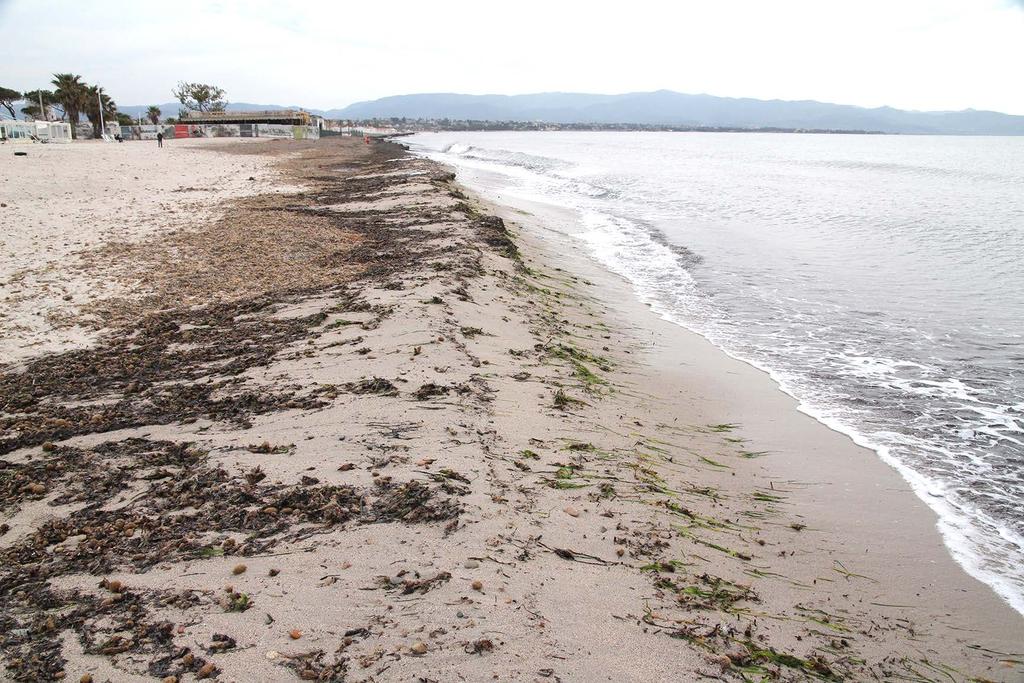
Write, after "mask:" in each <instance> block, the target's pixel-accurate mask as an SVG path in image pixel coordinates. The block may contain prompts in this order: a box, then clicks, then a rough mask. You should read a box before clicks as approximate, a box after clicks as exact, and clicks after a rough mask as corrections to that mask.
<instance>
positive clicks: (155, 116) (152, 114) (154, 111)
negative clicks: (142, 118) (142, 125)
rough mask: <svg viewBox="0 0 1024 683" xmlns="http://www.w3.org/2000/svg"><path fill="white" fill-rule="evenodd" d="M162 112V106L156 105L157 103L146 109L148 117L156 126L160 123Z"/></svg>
mask: <svg viewBox="0 0 1024 683" xmlns="http://www.w3.org/2000/svg"><path fill="white" fill-rule="evenodd" d="M161 113H162V112H161V111H160V107H158V106H156V105H155V104H151V105H149V109H147V110H146V117H147V118H148V119H149V120H150V122H151V123H152V124H153V125H154V126H155V125H156V124H158V123H160V114H161Z"/></svg>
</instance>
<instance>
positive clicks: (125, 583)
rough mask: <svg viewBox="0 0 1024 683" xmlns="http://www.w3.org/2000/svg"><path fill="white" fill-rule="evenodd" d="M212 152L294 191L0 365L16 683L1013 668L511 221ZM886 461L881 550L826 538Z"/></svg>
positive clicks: (383, 185)
mask: <svg viewBox="0 0 1024 683" xmlns="http://www.w3.org/2000/svg"><path fill="white" fill-rule="evenodd" d="M125 147H127V146H125ZM115 149H116V148H115ZM168 149H169V150H172V151H171V152H170V153H174V151H173V150H174V148H173V146H169V147H168V148H167V149H165V150H164V151H165V152H166V151H167V150H168ZM229 152H235V153H240V154H249V155H257V156H262V155H267V156H268V158H270V159H271V161H272V163H273V164H275V165H276V167H277V171H276V172H277V173H279V174H280V175H281V178H282V179H283V180H285V181H286V182H285V184H286V185H287V184H294V185H296V186H299V187H302V188H303V189H302V190H301V191H298V192H290V193H289V192H284V193H279V194H271V195H260V196H257V197H254V198H251V199H244V198H243V199H239V200H234V201H233V203H231V204H229V205H224V207H223V217H222V218H221V219H219V220H217V221H215V222H212V223H211V222H209V221H204V220H201V219H200V220H198V222H197V223H196V225H194V226H192V227H191V228H190V229H187V230H184V231H182V232H178V233H172V234H169V235H164V236H158V237H155V238H154V237H148V238H145V239H144V241H141V242H139V246H140V249H138V250H135V251H129V253H132V254H138V255H139V257H140V261H139V263H138V266H139V267H146V268H149V269H150V270H151V272H154V273H157V274H158V275H159V277H156V278H155V279H154V280H153V281H152V282H150V283H149V288H148V289H147V290H146V291H144V292H142V295H143V296H141V298H139V300H131V301H113V302H108V303H107V304H106V305H107V306H108V307H109V313H108V316H107V317H106V318H105V319H107V320H111V321H113V322H112V325H113V326H112V327H108V328H107V329H105V330H104V331H103V335H102V337H101V341H100V342H99V343H98V345H95V346H93V347H89V348H84V349H81V350H79V351H76V352H71V353H70V354H69V355H63V356H60V355H52V354H51V355H48V356H42V357H39V358H36V359H34V360H32V361H29V362H28V363H27V364H26V366H25V371H24V372H20V371H15V370H12V368H2V369H0V386H2V387H3V388H4V390H5V391H6V392H7V395H9V396H16V397H17V400H16V401H14V402H10V401H8V403H7V404H6V405H5V406H3V412H0V445H2V446H3V449H2V452H3V455H2V456H0V458H2V459H3V461H4V465H3V468H2V469H0V473H3V475H4V477H3V478H0V484H2V485H4V486H5V489H4V490H5V491H6V492H7V493H8V496H7V500H6V506H5V510H4V519H3V522H4V524H5V530H4V533H3V535H0V553H2V554H3V560H4V567H3V569H2V570H0V572H2V573H0V617H2V619H3V622H4V623H3V625H4V626H5V628H6V630H7V631H8V633H9V635H7V636H5V637H3V638H2V639H0V657H2V660H3V665H4V666H6V667H8V669H7V670H8V673H9V674H10V675H12V677H14V678H15V679H16V680H30V679H33V678H38V677H50V678H53V677H57V676H58V675H65V676H69V677H77V676H80V675H81V674H82V673H84V672H89V673H90V674H91V675H92V676H93V677H94V680H105V679H110V680H152V679H153V678H156V679H158V680H160V679H162V680H165V681H166V680H174V681H185V680H189V681H190V680H194V679H197V678H213V677H218V676H219V677H221V678H222V679H226V680H232V679H235V680H253V679H260V678H263V679H266V678H275V677H282V676H286V677H287V676H293V677H295V678H296V679H305V680H338V681H340V680H404V679H408V678H409V677H411V676H421V677H428V678H429V677H434V678H436V679H438V680H445V679H448V678H450V677H451V676H452V673H453V672H455V671H458V672H459V673H460V674H461V675H463V676H465V677H467V678H468V679H470V680H479V679H484V678H497V679H503V680H595V679H606V678H607V679H611V680H644V679H646V680H651V679H655V680H657V679H662V678H667V677H677V678H685V679H692V678H694V677H698V676H702V677H712V678H720V679H724V680H743V679H744V677H746V678H747V679H751V680H757V679H758V678H761V679H781V680H841V679H854V680H860V679H863V678H890V677H917V679H919V680H935V679H939V678H945V679H946V680H948V678H949V677H953V678H954V679H955V680H969V679H970V678H971V677H979V676H980V677H982V678H983V679H990V680H1007V681H1009V680H1014V679H1015V678H1017V677H1019V675H1020V673H1021V671H1022V667H1024V664H1022V663H1021V659H1022V657H1021V656H1020V654H1019V653H1016V652H1015V651H1014V649H1013V648H1014V646H1015V645H1017V642H1018V640H1019V639H1016V638H1014V633H1015V632H1018V631H1019V630H1020V621H1019V617H1018V615H1016V614H1015V613H1013V612H1012V611H1011V610H1010V609H1009V608H1008V607H1006V606H1004V605H1002V603H1000V602H999V601H998V600H997V598H996V597H995V596H994V594H992V593H991V591H989V590H988V588H987V587H984V586H982V585H981V584H978V583H976V582H974V583H972V582H973V581H974V580H973V579H970V580H969V581H965V579H968V578H969V577H967V575H966V574H965V573H964V572H962V571H961V570H960V569H959V567H957V566H956V565H955V564H954V563H953V562H952V559H951V558H949V556H948V555H947V554H945V550H944V548H943V547H942V545H941V543H935V542H934V541H937V540H938V539H937V537H935V536H927V534H929V533H934V532H932V531H924V529H926V528H927V527H928V525H927V524H925V522H924V520H925V517H924V515H925V514H930V513H929V512H928V511H927V510H923V513H922V509H923V506H921V508H918V509H914V507H913V505H911V504H910V502H909V501H911V500H914V501H916V500H917V499H916V498H914V497H913V496H907V493H908V491H907V490H906V487H905V486H893V480H894V479H898V477H896V476H895V473H894V472H892V471H891V470H890V469H888V468H887V467H886V466H884V465H883V464H882V463H881V462H880V461H878V460H877V458H875V457H874V455H873V454H872V462H874V463H875V464H874V465H873V466H869V467H866V468H862V467H860V464H859V463H857V462H855V459H850V458H844V457H843V455H845V454H847V452H848V451H847V450H844V449H854V448H855V447H853V446H852V444H850V443H849V441H848V440H846V439H845V437H841V436H840V435H838V434H836V433H835V432H832V431H830V430H827V429H826V428H824V427H823V426H822V425H820V424H819V423H817V422H815V421H814V420H813V419H812V418H810V417H807V416H802V415H800V414H799V413H796V412H795V411H792V404H791V402H789V399H788V398H787V397H785V396H784V395H782V394H781V392H779V391H778V390H777V389H776V388H775V387H774V386H771V385H770V382H766V381H765V377H764V376H761V375H757V373H756V371H754V370H753V369H752V368H750V366H746V365H745V364H742V363H740V362H739V361H733V360H731V359H728V358H726V357H725V356H724V355H723V354H722V353H721V352H720V351H718V350H717V349H716V348H715V347H713V346H711V345H710V343H708V342H706V340H703V339H702V338H700V337H697V336H696V335H693V334H692V333H687V334H689V335H692V338H691V337H687V336H685V335H680V332H682V330H681V329H680V328H678V327H677V326H674V325H672V324H671V323H668V322H665V321H657V320H656V319H655V317H654V316H652V315H651V314H650V312H649V311H647V310H645V309H644V307H643V306H642V305H641V304H639V303H638V302H636V301H635V300H634V299H633V298H632V297H630V296H622V292H623V291H624V289H623V287H624V283H623V282H621V281H618V282H616V280H615V278H614V277H613V276H610V275H609V274H607V273H605V272H601V271H599V270H598V269H597V268H596V267H594V266H593V264H591V265H590V266H588V265H587V264H586V263H585V262H583V261H580V260H577V259H573V258H572V257H571V256H567V255H566V254H568V253H570V252H569V251H568V250H565V249H559V248H558V246H559V245H557V244H555V245H552V244H550V243H548V240H546V239H543V237H541V236H544V235H546V234H545V233H544V232H541V231H537V230H533V229H531V227H530V226H528V225H523V227H522V228H519V227H516V226H518V225H522V224H524V223H529V222H530V221H531V220H534V219H533V218H531V217H530V216H524V215H522V214H516V213H514V212H509V210H508V209H503V208H500V207H492V206H491V205H487V204H481V203H479V202H478V201H477V200H476V199H475V198H473V197H472V196H469V195H468V193H467V192H466V191H465V190H464V189H463V188H461V187H459V186H458V185H456V184H454V183H453V180H454V178H453V176H452V175H451V174H450V173H447V172H446V171H444V170H443V169H441V168H440V167H439V166H438V165H436V164H434V163H433V162H428V161H425V160H421V159H415V158H412V157H411V156H409V155H405V154H403V153H402V152H401V150H400V149H399V148H398V147H397V146H393V145H389V144H386V143H382V144H375V145H369V146H364V145H362V143H361V141H358V140H355V141H353V140H344V139H342V140H330V141H328V140H323V141H320V142H319V143H318V144H316V145H314V144H301V143H295V144H293V143H279V144H278V145H270V144H264V145H240V146H233V145H231V143H226V144H225V145H222V146H221V147H220V149H219V150H218V151H214V150H213V149H210V150H207V151H206V152H205V153H206V154H210V155H212V156H211V157H210V158H209V163H210V164H211V165H217V164H222V163H223V164H227V163H229V162H230V161H231V159H232V157H231V156H230V155H229V154H228V153H229ZM222 155H224V156H222ZM494 212H497V213H499V214H505V215H506V216H507V217H508V219H509V220H508V222H506V223H503V222H502V221H500V220H498V219H497V218H494V217H493V216H492V214H493V213H494ZM546 219H550V220H555V221H557V220H559V218H558V217H555V218H553V219H551V218H550V217H544V216H541V217H540V218H537V219H536V220H538V221H540V222H541V223H544V221H545V220H546ZM513 220H514V222H515V224H516V226H513V225H512V223H513ZM509 230H511V233H512V234H510V233H509ZM516 232H519V234H518V235H517V234H515V233H516ZM542 242H544V243H542ZM225 244H230V245H238V246H232V248H230V249H225V248H223V245H225ZM241 245H245V247H246V248H244V249H243V248H242V246H241ZM283 249H284V250H287V251H288V253H287V254H286V255H285V256H287V258H282V255H281V254H280V252H281V251H282V250H283ZM182 254H185V255H186V258H182V256H181V255H182ZM142 257H146V258H142ZM180 261H186V262H189V263H191V264H193V265H194V267H191V266H190V267H189V268H185V269H181V268H177V267H174V266H176V264H178V263H179V262H180ZM296 264H297V265H298V267H296V268H294V269H293V270H290V268H292V266H294V265H296ZM129 265H131V264H129ZM267 271H271V274H273V273H280V274H281V275H282V276H280V277H270V276H266V274H267ZM104 272H105V271H102V270H101V271H99V273H98V274H99V275H100V276H103V275H104ZM120 275H121V276H124V277H126V278H127V281H129V282H130V281H131V273H130V272H127V273H121V274H120ZM200 276H201V277H200ZM239 279H240V280H241V281H243V282H248V283H251V289H250V291H246V290H245V289H241V288H238V287H237V286H235V284H234V282H235V281H236V280H239ZM197 282H198V283H199V284H198V287H197V285H196V283H197ZM211 288H212V289H211ZM200 295H203V296H205V297H206V298H205V300H206V301H209V300H210V299H211V298H212V300H213V301H214V302H215V303H205V304H204V303H203V299H197V298H194V297H197V296H200ZM175 302H177V303H178V305H175ZM182 303H185V304H186V305H181V304H182ZM138 316H141V317H138ZM117 324H122V325H126V326H123V327H117ZM741 366H742V367H741ZM29 387H31V390H29ZM12 415H13V416H14V419H12V418H11V416H12ZM740 418H742V420H741V419H740ZM734 420H735V422H734ZM737 423H738V424H737ZM761 450H769V451H771V453H769V454H764V455H763V457H762V454H761V453H760V452H757V451H761ZM856 450H857V451H858V452H859V450H860V449H856ZM807 453H811V454H819V455H820V457H821V458H826V457H828V458H830V459H829V465H830V467H831V468H832V469H828V468H825V469H822V470H821V471H820V472H818V474H821V475H822V476H820V477H813V478H812V477H809V476H808V468H807V463H806V461H801V460H800V457H799V456H806V454H807ZM783 455H784V456H785V457H780V456H783ZM880 468H885V469H886V470H887V471H888V477H890V478H889V479H888V480H886V479H885V478H884V477H883V478H882V479H881V480H880V483H878V482H876V484H875V485H876V486H881V488H880V489H878V491H877V495H878V500H882V501H884V502H885V503H886V504H887V505H888V504H890V503H891V504H892V505H894V506H896V507H895V508H893V509H895V510H896V511H897V512H896V513H893V514H898V515H899V516H900V517H901V520H902V522H903V523H902V525H901V526H900V527H898V529H897V530H898V531H899V532H900V533H901V534H902V535H899V536H895V538H896V539H897V540H898V543H899V544H900V545H899V546H897V547H893V546H892V545H889V541H891V540H892V539H893V538H894V536H893V535H892V532H893V530H894V527H893V524H892V523H893V520H892V519H888V518H885V517H884V515H882V514H881V512H882V510H881V507H882V506H876V507H874V508H871V509H866V510H862V511H861V512H860V513H859V516H858V517H857V518H856V519H851V515H850V510H851V508H852V507H853V503H851V501H856V500H860V499H858V496H860V495H862V486H863V484H864V483H865V481H869V480H872V477H874V476H875V475H876V474H877V472H879V471H881V470H880ZM862 469H871V470H873V471H871V472H864V471H861V470H862ZM826 474H827V476H826ZM808 479H811V481H808ZM890 487H891V488H890ZM837 500H839V501H841V504H837ZM851 525H852V527H855V528H851ZM858 529H859V531H858ZM853 544H856V547H850V546H852V545H853ZM914 544H916V545H914ZM862 546H863V547H862ZM865 548H867V549H868V550H870V552H869V553H867V554H866V555H865V553H864V549H865ZM911 548H912V549H913V550H912V552H910V553H908V552H907V551H908V549H911ZM918 550H920V551H921V552H920V553H918V552H917V551H918ZM910 554H916V555H917V556H919V557H921V558H924V560H925V561H927V562H928V563H929V565H930V566H929V567H925V568H924V569H927V571H923V572H920V571H919V570H920V569H921V568H920V567H916V566H913V567H912V566H908V564H907V562H906V560H907V559H908V557H909V555H910ZM940 556H941V557H944V558H945V562H943V561H942V560H941V559H940ZM951 567H952V568H953V569H955V570H956V572H958V575H953V574H952V572H951V570H950V568H951ZM921 579H923V581H924V582H925V586H926V588H927V592H924V591H922V589H921V586H920V585H919V584H918V581H919V580H921ZM939 584H941V585H939ZM983 591H984V592H983ZM915 593H920V595H915ZM963 599H971V600H973V601H974V602H973V604H972V606H971V608H970V609H963V608H960V609H955V608H954V607H953V604H954V601H959V600H963ZM944 603H945V604H944ZM1010 615H1012V617H1013V618H1012V619H1011V618H1010ZM965 629H966V630H965ZM624 646H625V647H624Z"/></svg>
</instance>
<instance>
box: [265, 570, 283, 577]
mask: <svg viewBox="0 0 1024 683" xmlns="http://www.w3.org/2000/svg"><path fill="white" fill-rule="evenodd" d="M280 573H281V570H280V569H271V570H270V571H269V572H267V574H270V575H271V576H277V575H278V574H280Z"/></svg>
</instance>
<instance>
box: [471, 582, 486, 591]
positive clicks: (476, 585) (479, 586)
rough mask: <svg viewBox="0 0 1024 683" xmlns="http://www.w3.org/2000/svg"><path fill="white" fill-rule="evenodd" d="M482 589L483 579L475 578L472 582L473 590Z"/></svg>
mask: <svg viewBox="0 0 1024 683" xmlns="http://www.w3.org/2000/svg"><path fill="white" fill-rule="evenodd" d="M483 589H484V582H483V581H481V580H480V579H477V580H476V581H474V582H473V590H475V591H482V590H483Z"/></svg>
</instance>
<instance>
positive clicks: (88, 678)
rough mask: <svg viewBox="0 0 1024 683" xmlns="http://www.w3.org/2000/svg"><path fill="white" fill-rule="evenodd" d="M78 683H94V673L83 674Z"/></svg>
mask: <svg viewBox="0 0 1024 683" xmlns="http://www.w3.org/2000/svg"><path fill="white" fill-rule="evenodd" d="M78 683H92V674H82V677H81V678H79V679H78Z"/></svg>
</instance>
